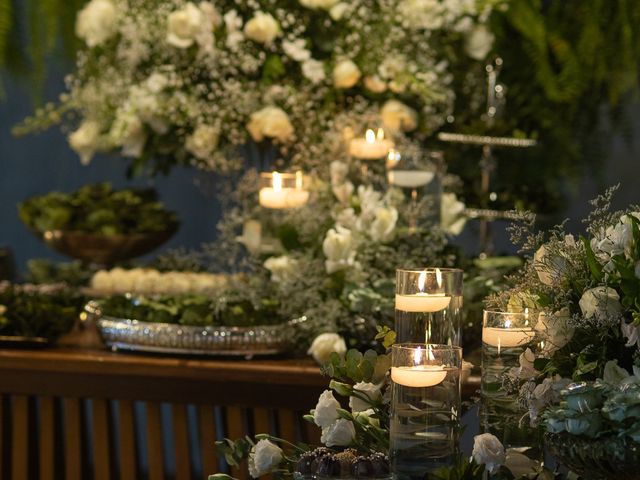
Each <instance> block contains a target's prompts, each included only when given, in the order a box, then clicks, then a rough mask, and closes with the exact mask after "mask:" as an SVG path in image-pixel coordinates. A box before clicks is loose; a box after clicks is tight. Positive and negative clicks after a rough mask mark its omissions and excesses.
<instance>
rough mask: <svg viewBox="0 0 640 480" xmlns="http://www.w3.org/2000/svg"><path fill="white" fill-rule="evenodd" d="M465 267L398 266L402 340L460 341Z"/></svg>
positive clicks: (398, 332)
mask: <svg viewBox="0 0 640 480" xmlns="http://www.w3.org/2000/svg"><path fill="white" fill-rule="evenodd" d="M462 276H463V272H462V270H459V269H455V268H423V269H420V270H404V269H398V270H396V308H395V331H396V335H397V337H396V339H397V341H398V343H408V342H410V343H432V344H441V345H454V346H459V345H460V340H461V339H460V328H461V324H462Z"/></svg>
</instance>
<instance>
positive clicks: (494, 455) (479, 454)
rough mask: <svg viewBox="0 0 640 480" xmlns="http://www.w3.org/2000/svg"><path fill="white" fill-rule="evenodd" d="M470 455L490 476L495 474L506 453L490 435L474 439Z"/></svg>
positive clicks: (477, 436) (478, 436)
mask: <svg viewBox="0 0 640 480" xmlns="http://www.w3.org/2000/svg"><path fill="white" fill-rule="evenodd" d="M471 455H472V456H473V459H474V460H475V461H476V463H477V464H479V465H484V466H485V467H486V469H487V471H488V472H489V474H490V475H492V474H494V473H496V472H497V471H498V470H499V469H500V467H501V466H502V465H504V462H505V461H506V453H505V451H504V447H503V446H502V443H500V440H498V439H497V438H496V437H495V436H494V435H491V434H490V433H483V434H482V435H476V436H475V437H474V439H473V453H472V454H471Z"/></svg>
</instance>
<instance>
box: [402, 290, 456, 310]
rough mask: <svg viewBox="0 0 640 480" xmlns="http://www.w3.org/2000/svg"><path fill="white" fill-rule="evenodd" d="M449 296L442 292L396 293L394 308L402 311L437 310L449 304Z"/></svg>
mask: <svg viewBox="0 0 640 480" xmlns="http://www.w3.org/2000/svg"><path fill="white" fill-rule="evenodd" d="M450 302H451V297H450V296H448V295H445V294H444V293H423V292H420V293H416V294H414V295H400V294H396V310H402V311H403V312H428V313H430V312H439V311H440V310H444V309H445V308H447V307H448V306H449V303H450Z"/></svg>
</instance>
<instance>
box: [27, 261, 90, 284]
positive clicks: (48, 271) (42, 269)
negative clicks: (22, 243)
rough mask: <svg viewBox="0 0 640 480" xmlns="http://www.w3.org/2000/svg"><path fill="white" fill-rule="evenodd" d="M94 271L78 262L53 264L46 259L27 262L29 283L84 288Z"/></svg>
mask: <svg viewBox="0 0 640 480" xmlns="http://www.w3.org/2000/svg"><path fill="white" fill-rule="evenodd" d="M93 273H94V271H93V270H92V269H91V268H90V267H87V266H86V265H83V264H82V262H80V261H77V260H76V261H73V262H65V263H61V262H54V261H52V260H49V259H46V258H34V259H31V260H29V261H28V262H27V276H26V279H27V281H28V282H29V283H34V284H52V283H61V282H62V283H66V284H67V285H69V286H74V287H81V286H85V285H87V284H88V283H89V280H91V276H92V275H93Z"/></svg>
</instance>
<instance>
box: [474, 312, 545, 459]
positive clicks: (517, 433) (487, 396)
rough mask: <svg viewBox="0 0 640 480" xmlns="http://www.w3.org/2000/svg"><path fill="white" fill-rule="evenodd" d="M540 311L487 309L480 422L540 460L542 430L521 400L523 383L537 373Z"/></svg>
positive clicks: (511, 445) (505, 442)
mask: <svg viewBox="0 0 640 480" xmlns="http://www.w3.org/2000/svg"><path fill="white" fill-rule="evenodd" d="M537 317H538V314H537V312H530V311H528V310H525V311H524V312H521V313H511V312H497V311H487V310H485V311H484V314H483V324H482V384H481V390H480V391H481V408H480V425H481V429H482V431H483V432H485V433H492V434H494V435H495V436H496V437H498V439H500V441H501V442H502V443H503V445H504V446H505V447H506V448H518V449H522V448H525V447H526V448H527V449H528V450H527V456H529V457H531V458H535V459H537V460H540V459H541V457H542V449H541V442H542V439H541V438H540V434H539V431H538V430H537V429H534V428H532V427H530V426H529V419H528V416H527V407H526V405H524V404H523V402H521V401H520V396H521V389H522V386H523V385H524V384H525V383H526V382H527V381H528V378H529V377H530V376H531V375H532V374H534V371H533V365H532V364H531V363H530V362H532V360H533V359H532V358H531V356H530V355H529V354H528V352H527V349H529V350H530V351H531V354H535V352H536V349H537V347H538V342H539V337H538V336H537V335H536V330H535V326H536V325H535V324H536V321H537Z"/></svg>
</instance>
